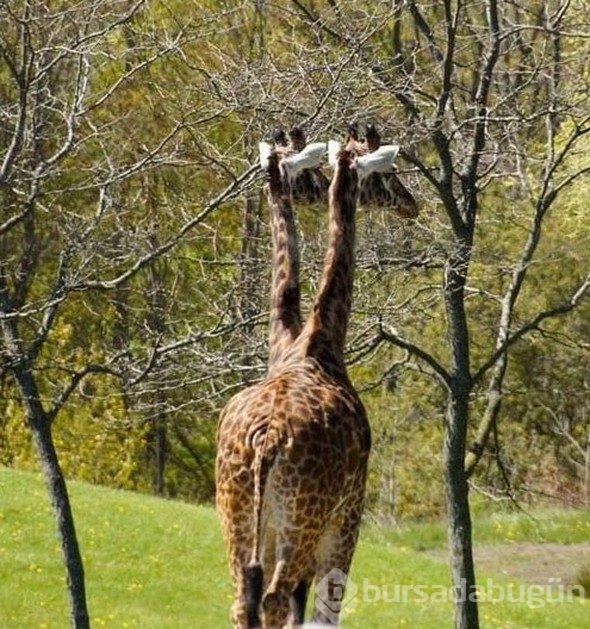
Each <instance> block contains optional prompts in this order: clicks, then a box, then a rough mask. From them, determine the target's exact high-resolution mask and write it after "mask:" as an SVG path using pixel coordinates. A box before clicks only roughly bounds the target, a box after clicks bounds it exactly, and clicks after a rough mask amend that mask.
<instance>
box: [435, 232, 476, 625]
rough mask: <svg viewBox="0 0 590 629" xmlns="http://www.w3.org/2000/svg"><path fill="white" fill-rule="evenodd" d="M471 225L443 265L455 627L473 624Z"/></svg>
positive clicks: (448, 499) (446, 446) (447, 483)
mask: <svg viewBox="0 0 590 629" xmlns="http://www.w3.org/2000/svg"><path fill="white" fill-rule="evenodd" d="M471 246H472V231H470V230H469V229H465V230H464V232H463V233H461V234H460V236H459V237H458V238H457V241H456V243H455V251H454V252H453V254H452V255H451V257H450V258H449V260H448V263H447V266H446V269H445V283H444V300H445V310H446V314H447V326H448V331H449V343H450V349H451V355H452V363H453V369H452V376H451V379H450V382H449V398H448V403H447V413H446V422H445V437H444V444H443V464H444V480H445V499H446V509H447V527H448V539H449V559H450V563H451V581H452V586H453V590H454V594H455V601H454V602H455V629H478V627H479V620H478V612H477V599H476V597H475V592H476V590H475V569H474V567H473V551H472V541H471V515H470V512H469V485H468V484H467V479H468V475H467V471H466V469H465V452H466V446H467V426H468V422H469V395H470V393H471V388H472V380H471V367H470V360H469V328H468V325H467V316H466V312H465V294H464V293H465V283H466V277H467V269H468V266H469V261H470V258H471Z"/></svg>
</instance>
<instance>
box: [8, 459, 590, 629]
mask: <svg viewBox="0 0 590 629" xmlns="http://www.w3.org/2000/svg"><path fill="white" fill-rule="evenodd" d="M69 487H70V492H71V497H72V503H73V508H74V515H75V518H76V523H77V527H78V534H79V539H80V545H81V549H82V553H83V556H84V560H85V569H86V581H87V593H88V604H89V609H90V614H91V622H92V626H93V627H113V628H119V627H142V628H145V629H151V628H154V629H163V628H167V627H169V628H171V629H172V628H174V629H182V628H187V629H189V628H190V629H199V628H201V627H202V628H203V629H205V628H207V629H216V628H220V629H221V628H223V627H229V622H228V610H229V606H230V603H231V589H230V584H229V578H228V573H227V568H226V563H225V555H224V550H223V546H222V542H221V539H220V534H219V527H218V523H217V518H216V515H215V512H214V510H213V509H211V508H208V507H199V506H194V505H188V504H184V503H179V502H172V501H165V500H160V499H157V498H153V497H149V496H143V495H138V494H134V493H129V492H122V491H114V490H111V489H106V488H103V487H96V486H92V485H87V484H83V483H74V482H72V483H70V485H69ZM475 530H476V538H477V547H478V549H481V550H482V552H483V551H486V552H483V554H482V559H481V569H480V563H478V564H477V565H476V569H477V574H478V581H479V583H480V584H481V586H482V588H484V598H485V597H486V596H487V598H488V599H489V598H490V596H489V591H488V593H487V594H486V593H485V588H486V580H487V579H492V580H493V585H494V586H496V587H502V588H507V586H508V585H509V584H510V583H512V585H513V590H512V592H513V598H514V594H515V593H518V592H519V590H518V587H519V586H522V588H525V589H524V590H523V592H526V594H527V595H528V594H529V590H530V587H531V585H532V584H535V583H537V584H540V585H538V586H537V587H538V588H539V589H538V590H537V596H536V598H535V597H533V598H530V597H529V600H528V604H527V600H523V601H522V602H506V601H503V602H492V601H490V600H487V601H486V600H483V601H482V602H481V605H480V617H481V626H482V628H488V627H501V628H502V629H508V628H517V627H518V628H520V627H523V628H524V627H530V628H535V629H542V628H547V629H557V628H560V627H570V628H577V627H579V628H580V629H581V628H583V627H587V626H588V618H589V617H590V601H588V600H585V599H582V598H580V597H577V596H574V597H572V600H571V602H548V601H547V600H546V599H547V596H545V594H546V592H547V590H546V589H543V588H544V585H543V584H544V583H547V578H548V575H554V576H552V577H550V578H553V579H556V578H562V581H560V582H558V583H564V584H565V582H566V580H567V575H568V574H569V575H570V576H572V577H573V576H574V575H575V573H576V570H577V572H578V573H579V567H580V566H581V567H582V568H583V566H584V565H585V566H586V567H589V566H590V554H589V551H590V547H589V546H588V544H587V542H588V541H589V540H590V510H585V511H571V512H545V513H543V514H537V515H536V518H535V519H532V518H530V517H527V516H524V515H518V516H515V515H513V514H494V515H490V514H487V515H482V516H481V517H479V518H477V520H476V526H475ZM525 550H526V552H525ZM549 550H550V551H551V552H549ZM521 564H522V565H521ZM525 568H526V569H525ZM574 568H575V570H574ZM562 574H563V575H564V576H563V577H562V576H561V575H562ZM514 575H516V577H515V576H514ZM351 579H352V580H353V581H354V582H355V584H356V585H357V586H358V588H359V589H358V592H357V595H356V597H355V601H356V607H354V610H353V611H352V613H350V615H349V616H348V617H347V618H345V620H344V622H343V626H344V627H349V628H350V629H352V628H354V627H358V628H361V627H362V628H363V629H365V628H367V629H370V628H372V627H376V628H377V627H378V628H381V627H404V626H407V627H417V628H421V627H424V628H429V627H434V628H436V629H439V628H440V627H451V626H452V607H451V603H450V602H448V601H447V602H442V599H444V598H448V596H446V597H445V596H444V595H443V590H444V589H445V588H447V587H448V569H447V560H446V556H445V552H444V532H443V528H442V527H441V526H440V525H438V524H436V525H435V524H433V525H416V526H413V527H407V528H403V529H396V530H391V529H390V530H384V529H380V530H377V529H375V528H371V527H366V528H365V529H364V530H363V534H362V536H361V542H360V545H359V548H358V551H357V554H356V558H355V562H354V567H353V571H352V573H351ZM549 582H551V581H549ZM555 582H556V581H555V580H554V581H553V583H555ZM0 583H2V587H1V588H0V627H1V628H2V629H13V628H14V629H29V628H33V627H35V628H41V627H46V628H52V629H53V628H56V629H58V628H59V629H61V628H66V627H67V626H68V610H67V601H66V594H65V587H64V570H63V567H62V563H61V556H60V553H59V548H58V545H57V542H56V537H55V528H54V522H53V516H52V513H51V509H50V506H49V503H48V498H47V495H46V492H45V487H44V485H43V483H42V481H41V479H40V478H39V477H38V476H37V475H34V474H31V473H25V472H18V471H14V470H9V469H6V468H0ZM396 584H397V585H398V586H399V585H400V584H401V585H405V586H406V598H407V602H400V601H399V600H398V601H397V602H395V601H389V602H384V601H383V598H384V597H385V598H390V599H394V598H396V589H395V586H396ZM417 586H422V588H421V589H419V588H418V589H417ZM541 586H543V587H541ZM412 588H414V589H412ZM526 588H528V589H526ZM402 592H403V591H402V590H400V589H398V590H397V595H398V596H397V598H398V599H402V598H404V597H403V595H402ZM498 592H500V590H498V589H496V590H492V591H491V593H492V598H498V597H499V596H498ZM552 592H553V598H560V597H559V596H556V595H555V590H552ZM587 594H588V596H590V589H589V588H587ZM377 598H379V600H378V601H377V600H376V599H377ZM424 598H429V599H434V600H427V601H424V600H422V599H424ZM550 598H551V596H550ZM562 598H563V597H562ZM352 606H353V605H352V604H351V605H350V606H349V607H348V608H347V609H351V608H352Z"/></svg>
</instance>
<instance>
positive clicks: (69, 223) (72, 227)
mask: <svg viewBox="0 0 590 629" xmlns="http://www.w3.org/2000/svg"><path fill="white" fill-rule="evenodd" d="M0 7H1V15H2V17H1V18H0V32H1V35H0V56H1V58H2V62H3V65H2V68H1V69H0V73H1V76H2V81H3V91H2V100H1V102H0V108H1V110H2V117H1V120H2V122H1V123H0V125H1V126H0V141H1V147H2V153H1V155H0V199H1V204H2V207H1V209H0V212H1V214H0V215H1V221H0V326H1V333H2V337H1V338H2V341H1V344H0V359H1V363H0V367H1V369H2V371H3V373H7V374H9V375H10V376H12V378H13V379H14V382H15V384H16V389H17V390H18V391H19V393H20V399H21V402H22V405H23V408H24V411H25V413H26V418H27V421H28V426H29V428H30V430H31V433H32V435H33V439H34V443H35V446H36V449H37V452H38V455H39V460H40V462H41V467H42V470H43V474H44V476H45V479H46V482H47V486H48V491H49V494H50V497H51V501H52V504H53V510H54V514H55V518H56V523H57V529H58V533H59V539H60V543H61V547H62V551H63V556H64V561H65V566H66V572H67V589H68V593H69V598H70V611H71V623H72V625H73V626H75V627H87V626H89V617H88V610H87V605H86V597H85V583H84V571H83V562H82V557H81V552H80V549H79V546H78V541H77V536H76V530H75V525H74V519H73V515H72V510H71V505H70V500H69V497H68V491H67V487H66V483H65V480H64V475H63V473H62V469H61V467H60V462H59V458H58V453H57V452H56V448H55V445H54V440H53V434H52V425H53V422H54V421H55V419H56V417H57V416H58V414H59V413H60V411H61V409H62V408H63V407H64V405H65V404H66V403H67V401H68V400H69V398H70V397H71V396H72V394H74V393H75V392H76V391H77V389H78V385H80V383H81V382H82V381H83V380H84V379H85V378H86V377H87V376H88V375H90V374H108V375H111V376H116V377H118V378H124V379H125V381H126V383H127V385H129V386H130V385H132V384H133V381H134V380H135V381H140V380H141V379H142V378H144V377H145V375H146V374H147V373H148V372H149V371H150V369H151V367H152V366H153V364H154V363H155V362H156V361H157V360H158V359H159V357H160V356H163V355H165V354H166V352H167V351H170V349H171V348H170V346H165V344H163V343H162V341H161V338H159V339H158V343H154V344H153V345H152V347H151V349H150V350H149V352H147V353H146V354H140V355H139V356H135V357H133V356H130V354H129V347H127V345H128V343H126V342H125V339H124V335H123V337H121V339H120V341H121V342H120V343H119V345H118V347H112V348H108V347H106V348H105V351H104V352H103V353H102V360H97V361H93V360H92V358H91V357H87V356H85V357H84V358H83V359H82V360H81V359H80V355H81V354H80V352H65V353H64V352H62V353H61V355H60V352H59V351H58V352H56V351H52V350H51V348H52V343H53V338H52V335H53V334H55V330H56V329H57V328H58V327H59V326H60V317H61V316H63V313H64V310H65V308H66V305H67V306H68V308H74V310H75V309H76V308H79V309H80V310H79V311H78V312H81V311H84V310H85V309H89V310H88V312H92V311H94V312H97V311H98V312H100V314H101V315H105V313H106V312H108V309H109V307H110V306H109V305H108V304H109V299H108V298H109V296H111V295H113V296H115V298H117V299H119V298H120V297H121V294H122V293H121V290H122V289H124V288H125V287H127V286H129V285H132V284H133V282H134V281H135V279H136V278H138V277H139V276H140V275H141V274H142V273H143V272H144V270H146V269H148V267H150V266H153V264H154V263H155V261H157V260H159V259H162V258H163V257H164V256H165V255H166V254H168V253H169V252H170V251H172V250H173V249H174V248H175V247H177V246H178V244H179V243H181V242H182V241H183V238H185V237H186V235H187V234H189V233H190V232H191V231H192V230H193V229H194V228H195V227H196V226H197V225H199V224H200V223H201V222H202V221H203V220H204V219H205V217H206V216H208V215H209V213H210V212H211V211H212V210H213V209H214V208H215V207H217V206H219V205H220V204H221V203H222V202H224V201H227V200H229V199H231V198H233V197H235V196H236V195H237V194H239V192H240V191H241V190H242V188H243V187H244V185H245V184H246V183H248V182H249V181H250V180H251V178H252V175H253V174H254V173H255V171H256V167H252V168H248V167H246V169H245V171H244V172H242V173H241V174H237V175H233V174H231V167H232V166H231V164H230V163H229V162H227V163H226V164H225V165H224V169H225V173H226V175H225V177H222V178H220V180H219V184H217V185H216V186H215V187H213V189H211V188H210V189H209V190H208V191H207V194H208V195H209V200H208V201H207V200H206V198H205V197H204V196H203V197H201V199H199V197H198V196H194V197H193V198H192V203H193V204H195V203H196V204H199V202H200V201H202V204H200V208H199V211H198V212H196V213H188V212H187V213H186V214H184V215H183V214H182V213H181V215H180V217H179V216H178V213H171V212H170V211H169V210H170V207H168V208H166V206H165V204H162V205H164V207H163V208H162V207H158V208H157V209H158V220H156V217H155V216H154V214H153V212H152V215H151V216H147V220H145V219H146V214H145V213H146V212H148V213H149V204H146V203H145V196H144V192H145V188H144V186H143V184H142V182H143V183H145V181H149V179H150V177H151V174H152V173H154V172H156V171H157V172H164V173H171V172H173V171H174V170H175V169H192V170H193V171H194V172H196V173H198V172H199V169H200V168H201V167H202V165H203V164H208V165H209V164H210V162H209V161H208V160H205V159H204V158H203V157H202V155H199V154H198V152H194V151H193V150H192V149H189V147H188V145H187V139H188V138H190V137H192V138H194V137H197V136H199V135H202V136H203V137H204V136H205V134H206V130H205V131H204V132H202V131H201V129H202V126H203V124H204V123H203V122H202V121H203V120H204V121H206V124H210V123H211V121H212V120H214V119H215V118H216V116H218V115H221V114H220V112H219V111H215V109H214V108H212V107H211V103H205V102H201V103H194V104H192V105H187V103H186V102H181V101H180V100H179V99H178V98H177V97H176V96H175V97H174V98H166V96H165V94H163V91H164V90H167V89H170V85H169V84H166V85H164V83H165V81H164V78H163V77H165V75H164V73H163V67H164V66H163V64H164V63H165V64H166V68H167V69H169V68H171V67H172V68H174V67H176V70H177V71H178V72H179V73H180V72H182V71H183V69H186V60H185V58H184V57H183V51H184V47H185V46H187V45H188V44H189V43H190V42H191V40H194V38H198V37H199V36H202V33H201V31H200V29H205V30H207V29H208V28H209V24H208V23H207V21H206V19H205V18H203V21H202V23H197V24H196V25H195V24H194V23H193V25H192V26H191V27H190V28H189V26H188V24H189V23H190V19H187V20H186V21H185V23H184V24H183V22H182V20H180V19H179V18H178V16H175V15H173V14H167V13H166V10H165V7H163V8H162V9H161V10H162V13H161V14H160V20H159V22H158V25H157V27H156V26H155V24H154V23H152V21H151V19H150V17H151V16H150V12H149V11H148V10H147V3H146V2H144V1H143V0H137V1H120V0H97V1H95V2H90V3H73V4H70V5H68V3H66V4H63V6H62V4H60V3H58V4H54V3H44V2H29V1H26V2H24V3H23V2H11V1H3V2H1V3H0ZM174 64H176V66H174ZM158 73H160V74H158ZM173 78H174V77H173ZM158 80H159V81H160V82H159V88H158V87H156V88H154V86H156V85H158V83H157V82H158ZM152 88H154V89H152ZM158 89H159V90H160V91H158ZM150 90H151V91H150ZM139 94H141V95H142V96H143V97H144V100H142V101H141V103H142V105H138V101H137V96H138V95H139ZM154 94H155V96H156V97H157V98H158V101H157V102H155V103H154V101H153V100H152V98H153V97H154ZM169 95H170V94H169ZM203 100H204V99H203ZM199 105H200V106H201V107H202V108H203V109H199ZM189 132H190V135H189ZM234 164H236V165H238V163H236V162H234ZM146 208H147V209H146ZM166 210H168V211H169V213H168V214H166ZM191 214H192V215H191ZM155 231H157V232H158V240H157V242H156V241H154V232H155ZM154 269H155V267H154ZM154 273H155V271H154ZM151 283H152V295H151V298H149V299H151V300H152V302H153V304H152V306H153V308H152V310H153V313H154V316H156V317H157V316H159V315H160V314H161V310H162V303H161V297H162V294H161V287H160V285H159V278H158V276H157V274H154V275H153V276H152V282H151ZM76 304H78V306H76ZM113 318H114V317H113ZM147 328H148V330H149V331H150V332H151V333H152V335H153V336H154V337H161V336H162V323H161V321H159V320H154V321H152V322H151V323H150V324H149V325H148V326H147ZM79 334H80V336H79V338H78V343H79V344H80V346H84V347H87V348H88V347H89V344H88V343H87V341H88V339H87V336H86V334H85V333H84V331H83V327H80V330H79ZM189 336H190V335H189ZM181 344H182V343H177V346H178V345H181ZM82 355H84V352H82ZM88 355H89V356H90V355H91V352H88ZM130 361H132V362H130ZM142 362H143V364H142Z"/></svg>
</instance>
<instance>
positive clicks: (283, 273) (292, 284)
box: [266, 154, 301, 373]
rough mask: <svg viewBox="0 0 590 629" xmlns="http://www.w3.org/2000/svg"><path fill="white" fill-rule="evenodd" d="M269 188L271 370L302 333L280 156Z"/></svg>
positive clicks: (272, 162)
mask: <svg viewBox="0 0 590 629" xmlns="http://www.w3.org/2000/svg"><path fill="white" fill-rule="evenodd" d="M268 173H269V182H268V185H267V188H266V193H267V197H268V204H269V207H270V220H271V231H272V281H271V300H270V325H269V358H268V369H269V373H270V372H272V371H273V369H274V368H275V367H277V366H278V364H279V363H280V362H281V359H282V358H283V356H284V353H285V351H286V350H287V349H288V348H289V347H290V346H291V345H292V344H293V341H294V340H295V339H296V338H297V337H298V336H299V333H300V332H301V311H300V286H299V251H298V246H297V233H296V228H295V219H294V215H293V208H292V206H291V199H290V194H289V189H288V186H287V185H285V183H284V182H283V180H282V178H281V176H280V172H279V167H278V156H277V155H276V154H274V155H273V156H271V158H270V159H269V168H268Z"/></svg>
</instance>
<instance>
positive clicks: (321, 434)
mask: <svg viewBox="0 0 590 629" xmlns="http://www.w3.org/2000/svg"><path fill="white" fill-rule="evenodd" d="M356 199H357V175H356V171H355V168H354V156H353V155H352V154H351V153H350V152H348V151H342V152H341V154H340V155H339V158H338V163H337V165H336V169H335V173H334V176H333V178H332V182H331V184H330V189H329V212H330V228H329V245H328V250H327V253H326V257H325V261H324V268H323V272H322V278H321V281H320V285H319V289H318V293H317V295H316V297H315V299H314V302H313V305H312V307H311V311H310V314H309V317H308V319H307V321H306V323H305V325H304V327H303V329H302V331H301V333H300V335H299V336H298V337H297V339H296V340H295V341H294V342H293V343H292V344H291V345H290V347H288V348H287V349H286V351H285V352H284V353H283V356H282V357H281V368H280V369H279V370H278V371H277V372H276V373H275V374H274V375H272V376H269V377H267V378H265V379H264V380H263V381H262V382H260V383H258V384H256V385H254V386H251V387H249V388H247V389H245V390H244V391H241V392H240V393H238V394H237V395H236V396H234V397H233V398H232V399H231V400H230V401H229V403H228V404H227V405H226V407H225V408H224V410H223V411H222V413H221V416H220V422H219V427H218V434H217V443H218V453H217V458H216V485H217V507H218V512H219V515H220V521H221V528H222V532H223V535H224V538H225V541H226V545H227V548H228V555H229V563H230V571H231V574H232V581H233V585H234V593H235V601H234V605H233V622H234V626H235V627H244V628H245V627H257V626H260V624H261V617H260V608H262V625H263V626H264V627H282V626H284V625H286V624H287V623H288V622H289V621H292V622H294V623H296V624H297V623H301V622H303V615H304V611H305V600H306V596H307V591H308V589H309V586H310V584H311V583H312V581H313V579H314V578H315V581H316V583H318V584H319V585H320V586H321V587H324V588H325V589H326V591H325V592H323V600H328V597H330V598H329V600H331V601H333V606H334V605H337V603H338V601H337V600H336V601H334V599H335V598H336V599H338V596H336V595H337V594H338V593H339V594H340V595H343V590H342V588H340V589H339V590H338V589H336V590H335V589H334V588H333V587H332V586H330V585H329V584H327V583H326V579H325V578H324V577H326V576H327V575H329V573H330V572H331V571H332V570H334V569H336V568H337V569H339V570H341V571H342V573H344V574H347V573H348V569H349V567H350V562H351V560H352V555H353V552H354V548H355V545H356V540H357V536H358V529H359V525H360V519H361V514H362V510H363V504H364V487H365V480H366V468H367V460H368V455H369V450H370V443H371V437H370V428H369V425H368V422H367V418H366V413H365V409H364V407H363V405H362V402H361V401H360V399H359V397H358V395H357V394H356V392H355V390H354V388H353V386H352V384H351V383H350V380H349V378H348V375H347V372H346V366H345V362H344V342H345V338H346V329H347V325H348V319H349V316H350V309H351V297H352V288H353V267H354V236H355V223H354V219H355V210H356ZM315 619H316V620H320V621H321V620H333V618H327V617H326V616H325V615H324V614H323V613H322V612H321V611H319V610H318V611H317V612H316V615H315Z"/></svg>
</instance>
